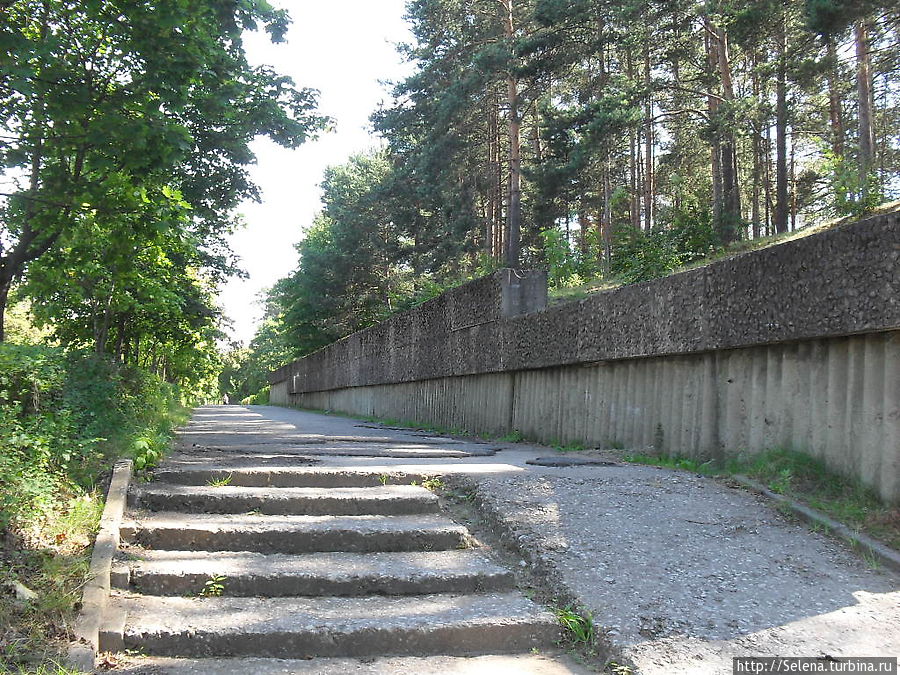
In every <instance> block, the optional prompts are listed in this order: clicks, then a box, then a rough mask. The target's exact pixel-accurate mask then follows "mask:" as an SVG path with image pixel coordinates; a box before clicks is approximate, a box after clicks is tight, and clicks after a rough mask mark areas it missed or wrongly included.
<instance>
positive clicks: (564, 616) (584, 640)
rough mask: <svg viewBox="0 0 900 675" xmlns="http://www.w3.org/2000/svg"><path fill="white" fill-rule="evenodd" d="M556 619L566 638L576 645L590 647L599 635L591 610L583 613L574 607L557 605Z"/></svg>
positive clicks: (554, 611) (555, 610)
mask: <svg viewBox="0 0 900 675" xmlns="http://www.w3.org/2000/svg"><path fill="white" fill-rule="evenodd" d="M553 613H554V614H556V619H557V621H559V623H560V625H561V626H562V627H563V630H564V631H565V633H566V638H567V639H568V640H569V641H570V642H572V643H573V644H574V645H575V646H577V647H580V648H585V647H587V648H590V647H592V646H593V644H594V640H595V639H596V637H597V633H596V630H595V629H594V619H593V617H592V616H591V614H590V612H587V613H585V614H581V613H579V612H576V611H575V610H574V609H573V608H572V607H557V608H556V609H554V610H553Z"/></svg>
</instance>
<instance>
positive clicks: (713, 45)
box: [704, 20, 724, 228]
mask: <svg viewBox="0 0 900 675" xmlns="http://www.w3.org/2000/svg"><path fill="white" fill-rule="evenodd" d="M706 27H707V30H706V32H705V33H704V42H705V43H706V58H707V63H708V65H709V69H710V71H711V72H716V70H717V69H718V66H719V55H718V43H717V41H716V40H715V38H713V37H712V36H713V35H714V34H715V29H714V27H713V25H712V22H711V21H709V20H706ZM706 106H707V111H708V113H709V119H710V120H713V119H715V117H716V114H717V112H718V110H719V99H718V97H716V96H715V95H714V94H712V93H711V94H710V95H709V96H707V97H706ZM709 164H710V178H711V180H712V217H713V223H714V224H715V226H716V227H717V228H719V227H720V224H721V222H722V217H723V212H724V208H723V207H724V191H723V189H722V143H721V140H720V138H719V134H718V133H714V134H713V137H712V141H711V144H710V149H709Z"/></svg>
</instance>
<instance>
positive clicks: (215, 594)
mask: <svg viewBox="0 0 900 675" xmlns="http://www.w3.org/2000/svg"><path fill="white" fill-rule="evenodd" d="M227 580H228V577H225V576H221V575H218V574H217V575H215V576H213V577H210V578H209V579H207V580H206V583H205V584H203V588H202V589H200V593H199V595H200V597H201V598H219V597H221V596H222V595H223V594H224V593H225V582H226V581H227Z"/></svg>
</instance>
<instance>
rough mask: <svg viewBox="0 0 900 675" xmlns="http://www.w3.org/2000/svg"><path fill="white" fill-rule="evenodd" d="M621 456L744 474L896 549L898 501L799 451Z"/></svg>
mask: <svg viewBox="0 0 900 675" xmlns="http://www.w3.org/2000/svg"><path fill="white" fill-rule="evenodd" d="M625 459H626V460H627V461H629V462H634V463H637V464H647V465H653V466H662V467H665V468H669V469H681V470H684V471H691V472H693V473H699V474H702V475H705V476H733V475H735V474H744V475H746V476H749V477H750V478H753V479H754V480H757V481H759V482H760V483H763V484H765V485H766V486H767V487H768V488H769V489H770V490H771V491H772V492H775V493H777V494H781V495H784V496H786V497H790V498H791V499H795V500H797V501H799V502H802V503H804V504H807V505H808V506H811V507H812V508H814V509H816V510H818V511H821V512H822V513H825V514H827V515H828V516H830V517H832V518H834V519H835V520H837V521H839V522H842V523H844V524H845V525H847V526H848V527H850V528H851V529H854V530H856V531H858V532H864V533H865V534H868V535H869V536H870V537H874V538H875V539H878V540H880V541H882V542H884V543H885V544H887V545H888V546H890V547H892V548H894V549H896V550H900V507H891V506H888V505H886V504H884V503H883V502H882V501H881V500H880V499H879V498H878V496H877V495H876V494H875V492H874V491H872V490H871V489H870V488H868V487H866V486H864V485H862V484H861V483H860V482H859V481H855V480H852V479H849V478H847V477H845V476H842V475H840V474H838V473H836V472H834V471H832V470H831V469H829V468H828V467H827V466H826V465H825V463H824V462H822V461H821V460H818V459H816V458H814V457H810V456H809V455H806V454H804V453H801V452H795V451H792V450H784V449H772V450H767V451H765V452H761V453H757V454H753V455H738V456H736V457H733V458H730V459H728V460H727V461H726V462H725V463H724V465H722V466H716V465H715V464H713V463H712V462H698V461H697V460H693V459H689V458H685V457H668V456H661V457H655V456H653V455H627V456H626V457H625Z"/></svg>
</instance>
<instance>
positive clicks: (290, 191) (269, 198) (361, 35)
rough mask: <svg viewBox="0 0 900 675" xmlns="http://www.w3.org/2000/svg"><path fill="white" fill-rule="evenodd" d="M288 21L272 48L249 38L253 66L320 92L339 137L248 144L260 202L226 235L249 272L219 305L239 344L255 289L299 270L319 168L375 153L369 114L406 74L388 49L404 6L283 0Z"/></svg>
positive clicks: (248, 331)
mask: <svg viewBox="0 0 900 675" xmlns="http://www.w3.org/2000/svg"><path fill="white" fill-rule="evenodd" d="M273 4H275V5H276V6H278V7H283V8H285V9H287V10H288V11H289V12H290V15H291V17H292V18H293V24H292V26H291V29H290V31H289V32H288V35H287V43H281V44H278V45H273V44H271V43H270V42H268V39H267V36H266V35H265V34H262V35H258V34H255V35H250V36H247V38H246V41H245V46H246V49H247V54H248V57H249V59H250V62H251V63H253V64H268V65H271V66H274V67H275V69H276V70H277V71H278V72H279V73H282V74H284V75H289V76H290V77H292V78H293V79H294V81H295V82H296V83H297V85H298V86H303V87H313V88H316V89H318V90H320V91H321V97H320V105H319V108H320V111H321V112H322V113H324V114H326V115H330V116H331V117H333V118H334V119H335V120H336V122H337V124H336V130H335V131H334V132H332V133H329V134H325V135H323V136H322V137H321V138H320V139H319V140H318V141H315V142H310V143H307V144H305V145H303V146H301V147H300V148H299V149H297V150H285V149H282V148H279V147H278V146H276V145H274V144H273V143H271V142H269V141H265V140H257V141H256V142H255V143H254V146H253V148H254V151H255V152H256V156H257V160H258V162H257V165H256V166H254V167H253V168H252V175H253V177H254V180H255V181H256V182H257V184H259V185H260V186H261V188H262V192H263V199H262V203H261V204H245V205H243V206H242V208H241V209H240V212H241V214H242V215H243V217H244V220H245V221H246V227H245V228H244V229H243V230H241V231H240V232H238V233H236V234H235V235H233V236H232V237H231V245H232V248H233V250H234V251H235V252H237V253H238V254H239V255H240V256H241V259H242V263H243V264H242V266H243V268H244V269H245V270H246V271H247V273H248V274H249V275H250V277H249V279H246V280H232V281H231V282H230V283H228V284H227V285H226V286H225V288H224V289H223V291H222V293H221V295H220V297H219V302H220V304H221V306H222V307H223V309H224V310H225V314H226V315H227V316H228V317H229V318H230V319H231V320H232V322H233V324H234V326H233V330H232V331H231V332H232V336H233V337H235V338H236V339H238V340H241V341H243V342H244V343H245V344H246V343H248V342H249V341H250V339H251V338H252V337H253V334H254V332H255V326H256V323H257V321H258V320H259V317H260V315H261V313H262V308H261V307H260V306H259V305H258V304H257V299H258V296H259V294H260V292H261V291H262V290H264V289H266V288H268V287H270V286H272V284H274V283H275V282H276V281H277V280H278V279H280V278H281V277H284V276H286V275H288V274H289V273H290V272H291V271H292V270H293V269H294V267H295V266H296V263H297V254H296V251H295V250H294V244H296V243H297V242H298V241H299V240H300V239H301V237H302V234H303V230H304V229H305V228H306V227H308V226H309V225H310V224H311V223H312V220H313V217H314V216H315V214H316V212H317V211H319V209H320V208H321V204H320V201H319V200H320V196H321V195H320V190H319V183H320V181H321V179H322V173H323V171H324V170H325V168H326V167H328V166H332V165H335V164H341V163H343V162H344V161H345V160H346V159H347V158H348V157H349V156H350V155H351V154H353V153H355V152H360V151H363V150H365V149H367V148H370V147H373V146H376V145H377V144H378V142H379V141H378V139H377V138H376V137H374V136H371V135H370V134H369V122H368V117H369V115H370V114H371V112H372V111H373V110H374V109H375V108H376V107H377V105H378V104H379V103H380V102H381V101H386V100H388V98H389V96H388V87H386V86H385V85H382V84H381V83H380V81H384V80H390V81H396V80H398V79H400V78H402V77H403V75H404V74H405V73H407V72H409V66H408V65H406V64H404V63H403V62H402V60H401V58H400V56H399V54H397V51H396V49H395V44H396V43H398V42H407V41H409V40H410V35H409V32H408V30H407V28H406V24H405V22H404V21H403V14H404V0H328V1H327V2H315V3H313V2H305V1H303V0H280V2H278V1H276V2H274V3H273Z"/></svg>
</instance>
